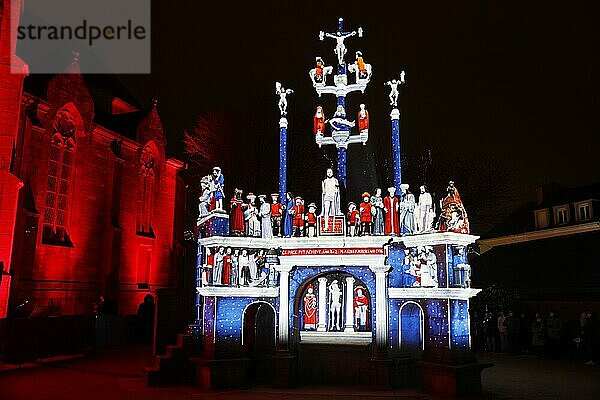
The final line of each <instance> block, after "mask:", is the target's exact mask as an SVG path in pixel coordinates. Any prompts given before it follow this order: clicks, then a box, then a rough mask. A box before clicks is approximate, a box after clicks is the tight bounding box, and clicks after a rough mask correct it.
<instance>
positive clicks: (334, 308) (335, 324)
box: [329, 279, 342, 331]
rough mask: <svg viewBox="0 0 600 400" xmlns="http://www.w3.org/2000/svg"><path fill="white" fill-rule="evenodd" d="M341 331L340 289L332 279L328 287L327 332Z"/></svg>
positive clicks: (335, 280)
mask: <svg viewBox="0 0 600 400" xmlns="http://www.w3.org/2000/svg"><path fill="white" fill-rule="evenodd" d="M341 329H342V289H341V288H340V287H339V285H338V281H337V279H334V280H333V282H331V285H329V331H333V330H337V331H340V330H341Z"/></svg>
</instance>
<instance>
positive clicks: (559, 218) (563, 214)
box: [556, 208, 569, 225]
mask: <svg viewBox="0 0 600 400" xmlns="http://www.w3.org/2000/svg"><path fill="white" fill-rule="evenodd" d="M567 222H569V219H568V215H567V209H566V208H559V209H557V210H556V224H557V225H564V224H566V223H567Z"/></svg>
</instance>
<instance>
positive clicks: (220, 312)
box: [194, 20, 481, 391]
mask: <svg viewBox="0 0 600 400" xmlns="http://www.w3.org/2000/svg"><path fill="white" fill-rule="evenodd" d="M355 35H358V36H362V29H360V28H359V29H358V30H357V31H349V32H346V31H344V30H343V24H342V21H341V20H340V21H339V24H338V30H337V31H336V32H335V33H323V32H321V34H320V37H321V38H322V39H324V38H333V39H335V41H336V46H335V49H334V53H335V55H336V61H337V67H336V68H335V69H334V68H333V67H331V66H327V65H325V63H324V61H323V58H321V57H317V58H316V67H315V68H314V69H312V70H311V71H310V74H309V75H310V78H311V80H312V83H313V86H314V88H315V90H316V91H317V93H318V94H319V96H320V95H322V94H334V95H335V96H336V98H337V109H336V111H335V113H334V114H333V117H332V118H330V119H329V120H326V116H325V112H324V111H323V107H322V106H318V107H317V111H316V114H315V117H314V126H315V131H314V135H315V140H316V142H317V143H318V144H319V145H335V146H336V147H337V148H338V151H339V153H338V155H339V157H338V176H337V177H335V176H334V174H333V171H332V170H329V171H327V172H326V173H324V180H323V181H322V189H323V196H322V199H321V204H320V207H321V210H322V212H321V217H322V218H324V220H323V219H321V221H322V222H321V223H322V226H321V227H320V228H321V229H319V230H317V231H315V230H314V229H312V230H311V229H310V228H311V227H312V228H314V224H315V223H316V219H317V216H316V214H315V213H316V211H315V210H316V209H317V207H318V206H317V205H316V204H315V203H311V204H310V205H308V206H307V207H306V209H305V207H304V200H303V199H302V198H301V197H298V196H297V197H293V196H292V195H291V194H289V193H288V192H287V189H286V182H287V176H286V165H285V164H286V162H287V154H286V152H287V151H286V143H285V142H286V135H287V119H286V115H287V113H288V112H290V113H293V107H290V108H289V109H288V107H287V100H286V95H289V94H291V93H292V91H291V90H289V89H285V88H284V87H283V86H282V85H281V84H279V83H278V84H277V91H276V94H277V99H278V102H279V103H278V105H279V108H280V112H281V119H280V121H279V125H280V138H281V147H280V176H279V184H280V185H279V193H273V194H272V195H271V196H272V198H273V201H272V203H266V196H259V197H261V202H260V207H259V208H258V210H259V211H258V213H257V212H256V210H257V207H256V206H255V205H254V198H255V197H256V196H254V195H251V194H249V195H248V196H247V198H248V200H249V201H248V203H246V202H245V201H244V197H243V196H242V194H241V193H242V190H240V189H236V190H235V195H234V198H233V199H232V200H231V212H230V214H229V217H228V216H227V215H223V214H220V213H215V212H210V213H209V214H208V216H207V217H204V218H203V219H201V220H199V239H198V245H199V246H198V263H197V293H198V296H197V302H196V316H195V318H196V325H195V326H194V334H195V335H196V337H197V339H198V341H199V342H200V343H201V349H202V350H201V354H200V355H198V356H197V357H195V358H194V363H195V370H196V377H197V381H198V382H199V383H202V384H203V385H205V386H207V387H211V388H216V387H235V386H240V385H244V384H247V383H248V382H249V381H260V380H263V381H267V382H271V383H274V384H278V385H290V384H293V383H300V384H302V383H304V384H311V383H313V382H336V383H339V382H361V381H363V382H364V383H365V385H366V384H369V383H374V384H376V385H379V386H390V385H394V386H400V385H406V384H410V382H411V381H412V380H413V378H414V376H415V372H414V371H416V368H415V363H416V362H420V363H421V366H420V371H421V382H422V383H425V384H427V385H431V386H436V385H437V384H439V381H436V379H437V378H432V377H434V376H437V375H436V374H438V375H439V374H440V372H439V371H440V368H441V370H443V373H442V374H446V375H445V376H448V377H450V378H448V379H450V381H444V382H446V383H445V385H450V386H451V385H452V383H449V384H448V382H454V384H455V386H456V385H459V384H463V383H460V382H459V383H457V382H458V381H459V380H460V379H461V378H460V377H459V376H458V375H460V374H461V373H462V374H463V375H464V374H466V375H465V376H469V379H471V378H472V377H473V376H476V379H475V380H476V381H478V379H479V372H480V371H481V367H478V365H479V364H477V363H476V362H474V361H473V362H469V363H467V365H468V367H465V368H467V369H465V370H462V372H460V371H459V372H456V371H457V368H458V367H456V365H454V366H453V367H452V368H454V369H452V368H450V369H448V368H449V367H448V368H446V367H444V366H443V365H442V366H440V365H441V364H440V363H439V360H441V359H444V357H446V358H447V355H448V354H455V353H457V352H458V353H467V352H468V350H469V349H470V346H471V339H470V328H469V299H470V298H471V297H472V296H474V295H475V294H477V293H478V292H479V290H478V289H473V288H471V287H470V267H469V264H468V260H467V253H468V252H467V246H469V245H470V244H472V243H474V241H475V240H476V239H477V236H473V235H471V234H470V232H469V224H468V219H467V214H466V211H465V208H464V206H463V203H462V199H461V198H460V196H459V194H458V190H457V188H456V187H455V186H454V183H453V182H450V184H449V186H448V188H447V194H446V196H445V198H444V199H442V200H441V201H440V202H439V204H440V210H439V214H440V217H439V218H438V220H437V225H436V226H435V227H434V226H433V223H434V216H435V204H436V202H435V201H434V200H433V199H432V197H431V195H430V194H429V192H428V191H427V189H426V188H425V187H424V186H423V187H421V190H420V192H421V193H420V195H419V196H418V198H415V196H414V195H413V194H411V193H410V190H409V185H408V184H406V183H403V182H401V180H400V179H401V178H400V170H399V169H397V170H394V176H393V177H392V176H390V177H388V179H389V182H388V184H389V185H390V188H389V190H388V193H389V194H388V195H387V196H385V197H383V198H382V197H381V192H382V191H381V190H380V189H378V190H377V191H375V192H374V193H375V195H374V196H372V199H371V200H370V199H369V198H370V197H371V196H370V195H369V193H366V192H365V193H364V194H363V197H364V198H363V199H362V202H361V203H360V206H359V207H356V204H354V203H352V204H353V205H354V207H350V210H349V212H348V214H346V215H343V214H342V215H341V218H342V220H343V221H345V222H349V221H351V220H352V221H354V219H357V218H358V219H359V220H357V225H356V226H354V225H353V226H352V230H351V232H350V231H346V230H345V229H343V233H342V235H337V236H336V235H329V234H328V233H329V232H331V230H332V229H333V228H331V227H328V228H326V229H323V228H324V227H325V226H327V224H328V220H329V217H334V216H340V214H341V211H340V208H341V205H340V204H339V193H338V190H339V185H340V184H344V183H345V180H346V174H345V162H346V161H345V152H346V150H347V146H348V144H351V143H365V142H366V141H367V139H368V134H369V133H368V118H369V117H368V112H366V109H365V106H364V105H361V106H360V108H359V109H358V110H357V114H356V115H357V121H358V126H359V132H358V133H352V132H351V128H353V127H354V126H355V125H357V123H356V122H355V121H349V120H348V119H347V118H346V114H345V105H346V102H345V97H346V95H347V94H348V93H350V92H353V91H361V92H362V91H364V90H365V88H366V86H367V84H368V83H369V81H370V78H371V74H372V68H371V66H370V65H368V64H366V63H364V61H363V58H362V53H361V52H356V61H355V62H354V63H353V64H349V65H348V64H347V63H346V62H345V55H346V53H347V51H348V50H347V48H346V43H345V41H346V40H348V38H350V37H352V36H355ZM334 72H335V75H334V76H333V77H332V78H333V84H332V85H329V84H328V82H327V81H328V75H331V74H333V73H334ZM348 72H352V73H353V75H352V76H351V77H348ZM329 80H331V79H329ZM401 82H404V73H402V74H401V78H400V80H393V81H390V82H389V84H390V86H391V90H392V91H391V93H390V100H391V106H392V113H391V115H392V130H393V131H394V132H393V134H392V138H393V139H392V140H390V142H391V143H392V146H394V147H395V150H394V152H393V154H394V156H395V157H397V158H398V166H399V165H400V164H399V154H400V152H399V146H400V143H399V142H400V138H399V129H398V124H399V118H398V115H399V111H398V109H397V97H398V85H399V84H400V83H401ZM297 100H298V99H296V100H295V101H297ZM327 123H328V124H329V125H330V129H327V128H326V124H327ZM327 131H329V132H330V133H327ZM206 187H208V186H207V185H206ZM415 187H418V185H416V186H415ZM230 189H231V191H233V188H230ZM225 190H227V188H225ZM205 194H206V193H203V197H206V196H205ZM205 203H206V200H205ZM269 204H270V207H269ZM353 210H354V211H353ZM377 213H380V214H379V216H378V217H377V218H375V216H376V215H377ZM257 215H258V218H262V224H259V225H260V226H261V227H262V228H263V231H262V232H260V233H258V234H255V229H254V228H249V226H254V225H251V224H252V223H251V221H252V220H253V218H256V216H257ZM267 218H270V220H268V221H267V220H266V219H267ZM345 218H346V219H345ZM227 220H229V229H228V230H227V229H224V227H226V223H227ZM244 220H245V222H244ZM331 221H333V218H332V220H331ZM265 222H269V223H268V224H267V223H265ZM359 222H360V224H359ZM332 223H333V222H332ZM344 224H345V223H344ZM373 224H379V227H372V225H373ZM344 226H345V225H344ZM355 228H356V229H355ZM271 229H272V230H273V231H272V232H271V231H270V230H271ZM265 230H267V232H265ZM315 232H317V233H316V234H315ZM230 233H231V234H230ZM348 354H355V355H356V356H355V358H352V357H354V356H349V355H348ZM348 357H350V358H348ZM394 360H396V361H395V362H394ZM419 360H420V361H419ZM436 360H437V361H436ZM393 365H394V367H392V366H393ZM398 365H400V366H401V367H398ZM435 368H437V370H436V371H437V372H435V373H433V372H431V371H433V370H434V369H435ZM444 368H446V369H444ZM465 371H466V372H465ZM365 374H367V375H365ZM453 374H454V375H453ZM457 374H458V375H457ZM469 374H471V375H469ZM365 377H368V379H365ZM452 379H454V380H453V381H452ZM436 382H437V383H436ZM473 391H476V388H475V389H473Z"/></svg>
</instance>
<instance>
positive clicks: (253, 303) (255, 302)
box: [241, 300, 277, 346]
mask: <svg viewBox="0 0 600 400" xmlns="http://www.w3.org/2000/svg"><path fill="white" fill-rule="evenodd" d="M263 304H266V305H268V306H269V307H270V308H271V310H272V311H273V323H274V326H275V327H277V311H276V310H275V307H273V305H272V304H271V303H268V302H266V301H263V300H257V301H253V302H251V303H248V304H247V305H246V307H244V310H243V311H242V331H241V334H242V346H243V345H244V328H245V327H244V324H245V323H246V319H245V317H246V312H247V311H248V309H249V308H250V307H252V306H257V305H263ZM273 340H277V329H275V332H274V335H273Z"/></svg>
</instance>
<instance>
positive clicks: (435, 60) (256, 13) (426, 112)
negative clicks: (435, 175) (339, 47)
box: [122, 0, 600, 201]
mask: <svg viewBox="0 0 600 400" xmlns="http://www.w3.org/2000/svg"><path fill="white" fill-rule="evenodd" d="M234 3H239V4H236V5H234ZM495 3H496V4H494V5H491V4H483V2H478V1H467V2H439V3H432V2H407V1H394V2H390V1H382V2H377V1H375V2H367V1H362V2H351V1H349V2H345V3H342V2H322V3H321V2H317V3H314V2H313V3H309V2H302V1H268V0H267V1H262V2H203V1H202V2H200V1H186V2H184V1H179V2H166V1H160V2H159V1H154V2H153V9H152V15H153V19H152V22H153V25H152V41H153V42H152V75H151V76H147V75H146V76H144V75H139V76H124V77H122V80H123V82H124V84H125V85H126V86H127V87H128V88H129V90H131V92H132V93H133V94H134V95H135V96H136V97H137V98H138V100H139V101H140V102H147V101H148V100H147V99H148V98H150V97H152V96H154V95H156V96H158V97H159V99H160V103H159V111H160V113H161V116H162V119H163V123H164V125H165V127H166V130H167V134H168V138H169V152H170V153H171V154H173V155H176V156H180V155H181V151H182V145H181V140H180V139H181V134H182V132H183V131H184V130H185V129H188V128H189V127H190V126H191V125H192V124H193V122H194V121H195V120H196V118H197V117H198V116H199V115H202V114H205V113H207V112H209V111H211V110H215V109H227V110H229V112H231V111H232V110H233V111H235V110H244V111H245V112H247V113H250V114H252V115H254V116H255V117H254V118H256V115H259V119H260V120H261V123H258V124H257V123H254V124H252V127H251V128H248V132H246V133H245V135H246V137H247V141H249V142H250V141H253V140H255V139H256V138H258V137H264V136H265V135H266V136H267V137H268V138H269V140H267V143H268V144H269V145H271V144H272V146H273V147H272V148H266V149H265V150H264V151H263V152H260V153H257V154H254V155H253V156H256V157H259V158H261V160H262V161H261V163H260V165H261V167H260V170H259V172H260V173H263V172H264V173H263V175H264V176H265V177H266V178H265V180H260V179H259V180H258V181H256V180H254V179H255V178H252V179H251V180H250V181H249V182H252V183H255V184H256V185H257V186H258V187H256V188H255V189H254V191H265V192H268V191H273V190H276V187H277V180H276V168H277V160H278V159H277V153H278V148H277V136H278V125H277V121H278V115H277V107H276V100H277V99H276V97H275V94H274V81H275V80H280V81H282V82H283V83H284V85H285V86H286V87H291V88H294V89H296V93H295V94H294V95H293V96H290V99H289V117H288V118H289V120H290V135H292V136H293V137H292V138H291V139H290V140H291V146H299V147H300V148H306V149H308V152H311V154H308V155H306V156H302V155H296V156H294V157H292V159H291V160H290V163H291V164H293V166H292V167H291V174H290V184H289V185H290V186H291V188H292V190H298V191H303V190H307V189H305V187H304V186H302V185H300V186H301V187H299V185H296V187H295V186H294V185H295V184H294V180H295V179H296V178H297V177H298V176H299V175H302V169H303V168H307V167H306V165H307V164H308V165H317V168H321V167H323V166H324V165H325V164H326V163H327V159H326V158H323V156H322V154H323V152H322V151H319V150H318V149H317V147H316V146H314V145H312V146H311V142H312V141H313V136H312V116H313V114H314V109H315V107H316V105H318V104H323V105H324V106H325V109H326V113H327V114H328V115H329V114H331V113H332V112H333V104H334V101H335V100H333V99H327V100H318V97H317V95H316V93H315V92H314V90H313V88H312V85H311V82H310V80H309V78H308V70H309V69H310V68H312V67H313V64H314V57H315V56H317V55H321V56H323V57H324V58H325V60H326V62H327V64H333V63H334V60H335V58H334V57H335V56H334V54H333V47H334V42H333V40H331V39H329V40H326V41H324V42H320V41H319V40H318V32H319V30H324V31H334V30H335V28H336V23H337V18H338V17H340V16H341V17H343V18H344V19H345V21H346V28H351V29H355V28H357V27H358V26H362V27H363V29H364V31H365V36H364V37H363V38H357V37H355V38H351V39H349V40H347V41H346V45H347V47H348V50H349V52H348V55H349V56H351V55H352V54H354V51H356V50H362V52H363V54H364V57H365V61H366V62H368V63H371V64H372V65H373V69H374V76H373V79H372V80H371V84H370V85H369V87H368V89H367V92H366V93H365V95H364V97H360V96H359V95H357V94H352V95H350V97H349V100H348V110H347V111H348V114H349V116H350V117H352V115H353V114H354V113H355V112H356V111H355V110H357V109H358V104H359V103H360V102H364V103H366V104H367V108H368V109H369V112H370V116H371V135H372V136H371V139H370V140H369V141H370V143H369V145H368V146H366V147H364V148H363V147H362V146H358V147H351V149H350V160H349V162H350V164H351V165H350V166H349V177H348V179H349V190H350V189H352V185H353V183H352V182H354V185H356V186H357V187H356V188H354V189H355V190H362V187H358V186H361V185H362V186H366V188H367V189H368V188H369V186H373V185H381V186H383V187H387V184H388V182H381V179H380V180H379V181H378V180H377V177H376V176H375V174H374V172H373V170H374V168H375V163H376V161H375V160H379V158H380V157H384V158H385V157H386V156H387V154H388V153H386V151H387V152H389V149H387V143H389V140H390V139H389V137H390V129H389V127H390V125H389V124H390V123H389V111H390V110H389V106H388V102H387V101H388V98H387V95H388V88H387V87H385V86H383V82H384V81H386V80H389V79H390V78H393V77H395V76H397V74H398V73H399V72H400V70H402V69H404V70H405V71H406V76H407V78H406V80H407V84H406V85H405V87H404V88H403V91H402V95H401V100H400V103H401V104H400V105H401V111H402V120H401V121H402V122H401V125H402V146H403V149H402V150H403V152H404V153H408V154H412V155H414V153H419V152H425V151H426V149H428V148H432V147H433V148H445V149H449V150H450V151H452V152H454V151H456V154H457V156H460V154H469V153H473V152H475V153H477V152H485V153H486V154H491V155H492V156H493V157H495V158H497V159H499V160H500V161H502V162H503V163H504V166H505V167H506V168H509V169H511V170H513V172H514V174H515V176H516V177H518V181H516V183H515V193H517V194H518V195H519V196H521V198H526V197H527V196H529V197H533V195H534V189H535V186H536V185H538V184H540V183H541V182H544V181H556V182H560V183H564V184H567V185H581V184H585V183H589V182H594V181H599V180H600V168H598V167H597V154H598V149H599V148H600V147H599V144H600V139H599V133H600V129H599V128H600V126H599V125H600V123H599V122H598V118H597V117H596V111H597V110H598V108H599V106H600V101H599V93H600V92H599V89H600V78H599V72H600V68H599V66H600V63H599V54H600V53H599V51H598V47H597V43H598V42H599V41H598V39H599V37H598V36H599V35H598V30H597V29H595V26H594V24H595V23H596V26H597V21H598V16H599V13H598V8H599V6H598V5H597V2H593V1H587V2H560V3H558V2H548V1H540V2H537V1H535V2H531V1H526V2H524V1H502V2H495ZM342 4H343V6H342ZM347 59H348V56H347ZM300 142H302V143H303V144H302V146H305V147H302V146H301V145H299V144H298V143H300ZM382 146H383V147H385V148H386V149H385V150H384V151H381V147H382ZM332 154H333V153H332ZM382 154H383V155H382ZM315 160H316V161H315ZM379 162H380V161H379ZM315 163H316V164H315ZM411 168H415V166H411ZM224 172H225V173H226V174H227V171H224ZM407 173H408V175H407V176H408V177H409V178H410V177H411V173H412V176H416V174H415V172H414V171H408V172H407ZM320 174H321V172H319V174H318V175H320ZM454 179H455V181H457V185H459V182H460V181H461V178H460V177H454ZM313 180H314V179H313ZM411 183H412V185H411V186H412V187H414V188H416V187H418V185H419V184H420V182H411ZM267 186H268V187H267ZM314 186H318V181H315V182H314ZM459 187H460V185H459ZM247 190H248V189H247ZM249 190H252V188H249ZM466 201H468V200H466Z"/></svg>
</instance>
